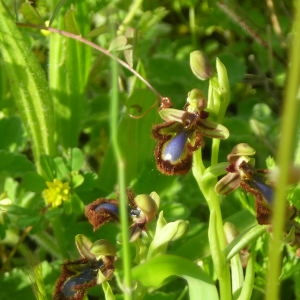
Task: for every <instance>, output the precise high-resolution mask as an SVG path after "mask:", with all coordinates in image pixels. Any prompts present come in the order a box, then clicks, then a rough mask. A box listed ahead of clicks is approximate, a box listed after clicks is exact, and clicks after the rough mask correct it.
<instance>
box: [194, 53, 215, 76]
mask: <svg viewBox="0 0 300 300" xmlns="http://www.w3.org/2000/svg"><path fill="white" fill-rule="evenodd" d="M190 67H191V70H192V72H193V74H194V75H195V76H196V77H197V78H198V79H200V80H206V79H208V78H209V77H211V75H212V72H211V67H210V65H209V63H208V61H207V59H206V58H205V55H204V54H203V52H202V51H199V50H196V51H193V52H191V53H190Z"/></svg>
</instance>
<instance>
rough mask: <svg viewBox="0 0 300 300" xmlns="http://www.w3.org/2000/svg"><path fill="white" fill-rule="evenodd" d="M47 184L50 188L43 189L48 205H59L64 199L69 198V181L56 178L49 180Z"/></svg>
mask: <svg viewBox="0 0 300 300" xmlns="http://www.w3.org/2000/svg"><path fill="white" fill-rule="evenodd" d="M46 185H47V187H48V189H46V190H44V191H43V198H44V199H45V202H46V204H47V205H50V206H52V207H57V206H59V205H61V204H62V202H63V201H67V200H69V197H70V186H69V183H68V182H65V183H64V182H62V181H61V180H59V179H54V180H53V181H47V182H46Z"/></svg>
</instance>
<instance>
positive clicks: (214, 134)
mask: <svg viewBox="0 0 300 300" xmlns="http://www.w3.org/2000/svg"><path fill="white" fill-rule="evenodd" d="M198 130H199V131H200V132H201V133H202V134H203V135H204V136H207V137H210V138H217V139H227V138H228V137H229V131H228V129H227V128H226V127H225V126H223V125H221V124H218V123H215V122H212V121H209V120H207V119H201V120H200V121H199V127H198Z"/></svg>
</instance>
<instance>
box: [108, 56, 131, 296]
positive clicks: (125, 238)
mask: <svg viewBox="0 0 300 300" xmlns="http://www.w3.org/2000/svg"><path fill="white" fill-rule="evenodd" d="M111 71H112V91H111V105H110V130H111V140H112V147H113V151H114V155H115V158H116V161H117V167H118V185H119V192H120V220H121V235H122V258H123V271H124V282H123V284H124V299H125V300H130V299H132V276H131V259H130V247H129V230H128V228H129V222H128V209H127V208H128V200H127V194H126V178H125V161H124V158H123V154H122V151H121V149H120V145H119V142H118V120H119V115H118V112H119V99H118V98H119V97H118V64H117V62H116V61H115V60H111Z"/></svg>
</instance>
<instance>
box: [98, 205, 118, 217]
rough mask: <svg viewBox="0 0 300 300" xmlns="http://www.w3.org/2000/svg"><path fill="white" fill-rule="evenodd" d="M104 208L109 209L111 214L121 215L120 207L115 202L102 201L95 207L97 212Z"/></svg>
mask: <svg viewBox="0 0 300 300" xmlns="http://www.w3.org/2000/svg"><path fill="white" fill-rule="evenodd" d="M102 209H104V210H107V211H109V212H110V213H111V214H113V215H115V216H116V217H118V216H119V208H118V206H117V205H115V204H113V203H107V202H103V203H100V204H99V205H97V207H96V208H95V212H99V211H100V210H102Z"/></svg>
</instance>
